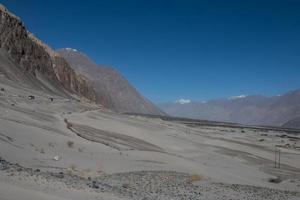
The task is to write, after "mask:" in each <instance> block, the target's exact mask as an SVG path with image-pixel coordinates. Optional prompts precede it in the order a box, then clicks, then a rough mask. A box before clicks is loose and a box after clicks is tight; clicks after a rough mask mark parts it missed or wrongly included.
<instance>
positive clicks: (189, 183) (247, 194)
mask: <svg viewBox="0 0 300 200" xmlns="http://www.w3.org/2000/svg"><path fill="white" fill-rule="evenodd" d="M0 170H1V171H4V172H6V173H8V174H12V173H13V174H14V175H15V176H21V175H24V174H26V176H28V175H29V176H32V177H43V178H44V179H46V180H47V181H48V182H49V183H52V182H57V181H59V182H62V183H64V184H65V185H66V186H67V187H70V188H74V189H77V190H92V191H96V192H99V193H102V192H105V193H112V194H114V195H117V196H119V197H121V198H122V197H125V198H128V199H133V200H146V199H148V200H170V199H173V200H182V199H185V200H188V199H190V200H192V199H195V200H196V199H199V200H202V199H203V200H213V199H214V200H218V199H219V200H221V199H222V200H227V199H228V200H229V199H230V200H261V199H264V200H288V199H290V200H296V199H300V193H297V192H290V191H282V190H276V189H268V188H262V187H254V186H246V185H236V184H223V183H213V182H210V181H207V180H200V181H199V182H198V183H197V184H195V183H194V180H195V179H194V178H193V177H194V176H192V175H189V174H185V173H178V172H172V171H138V172H127V173H116V174H111V175H102V176H100V177H95V178H92V177H88V178H82V177H79V176H76V175H72V174H70V173H66V172H63V171H60V172H57V173H53V172H43V171H41V170H39V169H31V168H25V167H22V166H20V165H18V164H12V163H9V162H7V161H6V160H3V159H1V158H0ZM196 178H201V177H197V176H196Z"/></svg>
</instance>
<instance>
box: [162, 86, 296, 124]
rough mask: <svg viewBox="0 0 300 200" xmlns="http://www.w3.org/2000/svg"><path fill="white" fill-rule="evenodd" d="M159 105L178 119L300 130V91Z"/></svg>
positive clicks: (182, 101)
mask: <svg viewBox="0 0 300 200" xmlns="http://www.w3.org/2000/svg"><path fill="white" fill-rule="evenodd" d="M158 106H159V107H160V108H161V109H162V110H163V111H165V112H166V113H167V114H169V115H172V116H177V117H187V118H194V119H203V120H213V121H222V122H233V123H240V124H245V125H264V126H283V127H286V128H300V89H299V90H294V91H290V92H287V93H285V94H283V95H280V96H271V97H267V96H263V95H250V96H245V95H240V96H236V97H229V98H222V99H215V100H210V101H207V102H196V101H190V100H184V99H181V100H178V101H175V102H167V103H161V104H158Z"/></svg>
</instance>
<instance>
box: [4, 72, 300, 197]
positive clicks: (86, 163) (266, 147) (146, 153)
mask: <svg viewBox="0 0 300 200" xmlns="http://www.w3.org/2000/svg"><path fill="white" fill-rule="evenodd" d="M0 88H4V91H0V157H2V158H3V159H5V160H6V161H9V162H10V163H18V164H19V165H20V166H23V167H25V168H32V169H39V170H41V171H42V172H47V173H50V172H53V173H58V172H68V173H71V174H74V175H76V176H79V177H82V178H88V177H101V176H104V175H113V174H116V173H127V172H139V171H176V172H178V173H185V174H191V175H197V176H199V177H201V181H195V183H193V184H194V185H197V184H203V183H205V184H206V185H208V186H209V184H210V183H222V184H239V185H249V186H256V187H263V188H270V189H276V190H280V191H281V190H288V191H295V192H299V191H300V149H299V146H300V139H297V137H299V138H300V135H296V136H295V135H292V137H295V138H296V139H295V138H288V137H285V136H282V135H286V133H284V132H278V131H258V130H253V129H249V128H229V127H213V126H193V127H192V126H187V125H185V124H182V123H179V122H171V121H163V120H160V119H154V118H147V117H139V116H129V115H120V114H115V113H112V112H110V111H108V110H104V109H102V108H101V107H99V106H98V105H94V104H89V103H85V102H84V101H81V102H79V101H77V100H72V99H71V100H70V99H65V98H61V97H57V96H52V95H50V94H45V93H43V92H40V91H34V90H31V89H30V88H27V87H26V86H20V85H17V84H16V83H13V82H10V81H7V80H5V79H4V78H2V77H1V79H0ZM28 95H34V96H35V99H34V100H29V99H28ZM49 97H53V98H54V101H53V102H51V101H50V99H49ZM275 145H281V147H277V149H280V150H281V168H280V169H278V168H274V156H275V155H274V149H275ZM276 178H277V179H280V180H281V182H280V183H272V182H270V181H269V180H270V179H276ZM58 182H59V181H58ZM201 182H202V183H201ZM57 185H59V184H52V183H51V184H49V183H47V181H45V183H40V182H38V181H36V180H34V179H33V178H32V179H28V178H24V177H23V175H16V174H10V173H8V172H7V171H3V170H2V171H1V170H0V194H1V198H0V199H5V200H6V199H7V200H8V199H131V198H129V197H128V196H126V195H125V196H122V195H121V194H117V195H115V194H114V193H113V192H103V193H101V195H99V193H95V192H93V191H89V190H83V189H82V190H81V189H72V188H70V187H65V186H61V187H57ZM222 187H223V186H222ZM230 198H231V197H230V196H226V197H224V198H220V199H230ZM195 199H197V198H195ZM211 199H216V198H213V197H211ZM288 199H300V197H299V196H297V195H296V196H294V197H290V198H288Z"/></svg>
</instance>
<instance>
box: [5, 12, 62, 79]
mask: <svg viewBox="0 0 300 200" xmlns="http://www.w3.org/2000/svg"><path fill="white" fill-rule="evenodd" d="M0 20H1V21H0V47H1V48H3V49H5V50H6V51H7V52H8V54H9V56H10V57H11V59H12V60H13V61H14V62H15V63H16V64H18V65H20V66H21V67H23V68H24V69H25V70H26V71H27V72H29V73H31V74H33V75H35V73H36V72H37V71H38V72H40V73H41V74H45V75H47V76H48V77H49V78H50V79H55V78H56V76H55V74H54V71H53V68H52V62H51V59H50V56H49V55H48V53H47V52H46V51H45V50H44V49H43V47H42V46H40V45H38V44H37V43H35V42H33V41H32V39H31V38H30V36H29V33H28V32H27V30H26V28H25V26H24V24H23V23H22V21H21V20H20V19H19V18H17V17H16V16H14V15H12V14H11V13H9V12H8V11H7V10H6V9H5V8H4V7H3V6H1V7H0Z"/></svg>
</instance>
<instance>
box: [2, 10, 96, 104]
mask: <svg viewBox="0 0 300 200" xmlns="http://www.w3.org/2000/svg"><path fill="white" fill-rule="evenodd" d="M0 48H1V51H2V52H1V53H2V55H3V56H8V58H9V60H10V61H11V62H13V63H14V64H15V65H16V67H15V68H7V67H5V66H1V67H0V72H1V73H2V74H4V75H5V76H6V77H7V78H9V79H12V80H15V81H21V82H24V83H26V84H29V85H31V86H33V87H35V88H37V89H41V90H45V91H47V92H51V93H54V94H57V95H62V96H68V94H69V93H72V94H77V95H79V96H84V97H86V98H88V99H90V100H92V101H95V92H94V90H93V88H92V87H91V85H90V83H89V81H88V80H87V78H85V77H84V76H83V75H77V74H76V73H75V71H74V70H73V69H72V68H71V67H70V66H69V64H68V63H67V62H66V61H65V60H64V59H63V58H62V57H60V56H59V55H58V54H57V53H55V51H53V50H52V49H51V48H49V47H48V46H47V45H46V44H44V43H43V42H42V41H40V40H38V39H37V38H36V37H35V36H33V34H31V33H29V32H28V31H27V30H26V28H25V26H24V24H23V22H22V21H21V20H20V18H18V17H16V16H15V15H13V14H12V13H10V12H9V11H8V10H7V9H6V8H5V7H4V6H2V5H0Z"/></svg>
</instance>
